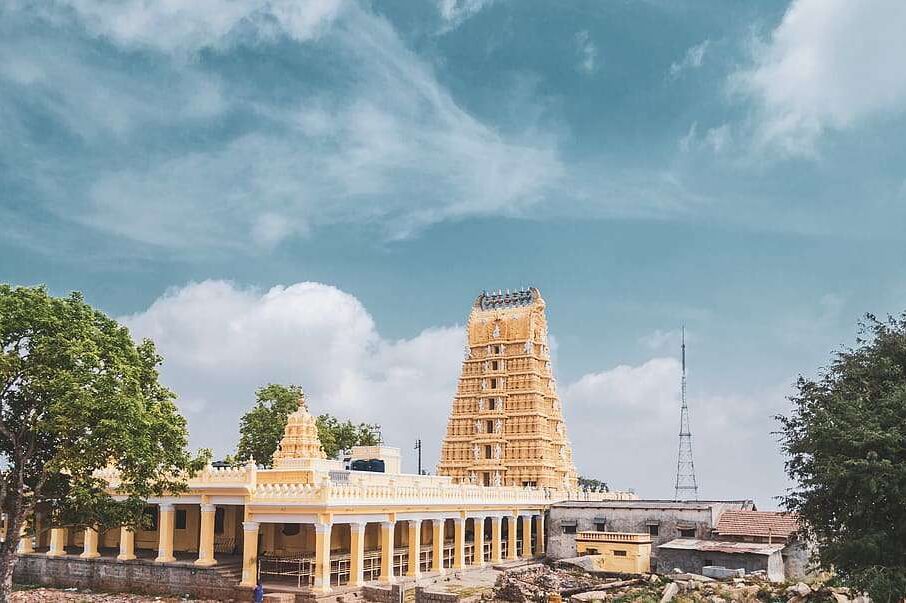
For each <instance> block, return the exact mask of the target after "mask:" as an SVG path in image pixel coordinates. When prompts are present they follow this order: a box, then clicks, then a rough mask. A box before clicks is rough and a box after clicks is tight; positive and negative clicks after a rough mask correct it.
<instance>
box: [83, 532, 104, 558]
mask: <svg viewBox="0 0 906 603" xmlns="http://www.w3.org/2000/svg"><path fill="white" fill-rule="evenodd" d="M100 556H101V554H100V553H99V552H98V531H97V530H95V529H94V528H85V540H84V542H83V544H82V554H81V555H79V557H81V558H82V559H97V558H98V557H100Z"/></svg>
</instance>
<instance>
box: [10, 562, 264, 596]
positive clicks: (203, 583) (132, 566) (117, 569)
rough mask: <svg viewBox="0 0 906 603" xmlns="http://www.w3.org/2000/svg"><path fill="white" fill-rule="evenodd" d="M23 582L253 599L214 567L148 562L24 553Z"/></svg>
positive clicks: (16, 575) (19, 579) (18, 571)
mask: <svg viewBox="0 0 906 603" xmlns="http://www.w3.org/2000/svg"><path fill="white" fill-rule="evenodd" d="M13 581H14V582H16V583H19V584H40V585H43V586H51V587H56V588H71V587H75V588H88V589H91V590H102V591H103V590H108V591H120V592H131V593H147V594H155V595H182V594H190V595H192V596H194V597H197V598H200V599H217V600H226V599H233V598H236V599H240V600H250V597H249V595H248V592H247V591H244V590H241V589H239V588H238V587H237V586H236V585H234V584H229V583H227V582H228V581H226V580H224V577H223V575H222V574H220V573H219V572H217V571H216V569H214V568H196V567H192V566H190V565H187V566H176V565H157V564H154V563H150V562H148V561H142V560H136V561H117V560H115V559H105V558H102V559H90V560H89V559H79V558H78V557H63V558H56V559H55V558H49V557H46V556H45V555H40V554H36V555H20V556H19V560H18V562H17V563H16V567H15V570H14V571H13Z"/></svg>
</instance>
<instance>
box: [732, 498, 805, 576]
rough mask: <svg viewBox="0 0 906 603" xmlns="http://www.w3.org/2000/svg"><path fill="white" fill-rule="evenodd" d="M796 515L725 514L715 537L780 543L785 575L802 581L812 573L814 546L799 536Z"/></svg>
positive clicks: (745, 512)
mask: <svg viewBox="0 0 906 603" xmlns="http://www.w3.org/2000/svg"><path fill="white" fill-rule="evenodd" d="M798 530H799V523H798V520H797V518H796V516H795V515H793V514H791V513H780V512H777V511H754V510H739V511H728V512H727V513H724V514H723V515H722V516H721V518H720V521H718V522H717V526H716V527H715V529H714V538H715V539H717V540H722V541H733V542H753V543H762V544H770V545H775V544H781V545H783V548H782V550H781V557H782V559H783V568H784V573H785V575H786V578H787V579H796V578H802V577H803V576H805V575H806V574H808V573H809V563H810V557H811V554H812V547H811V546H810V545H809V543H808V542H806V541H805V540H803V539H802V538H801V537H800V536H799V534H798Z"/></svg>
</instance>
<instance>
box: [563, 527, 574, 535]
mask: <svg viewBox="0 0 906 603" xmlns="http://www.w3.org/2000/svg"><path fill="white" fill-rule="evenodd" d="M563 533H564V534H575V533H576V526H575V525H569V526H563Z"/></svg>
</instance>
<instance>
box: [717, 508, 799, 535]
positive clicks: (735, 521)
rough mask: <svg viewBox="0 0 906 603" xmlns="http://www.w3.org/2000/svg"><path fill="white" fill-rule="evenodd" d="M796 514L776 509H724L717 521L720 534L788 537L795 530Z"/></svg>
mask: <svg viewBox="0 0 906 603" xmlns="http://www.w3.org/2000/svg"><path fill="white" fill-rule="evenodd" d="M797 528H798V526H797V522H796V516H795V515H792V514H790V513H778V512H776V511H724V513H723V515H721V516H720V519H719V520H718V522H717V528H716V531H717V533H718V534H720V535H721V536H761V537H764V538H767V537H768V536H770V537H772V538H789V537H790V534H792V533H793V532H795V531H796V530H797Z"/></svg>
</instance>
